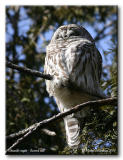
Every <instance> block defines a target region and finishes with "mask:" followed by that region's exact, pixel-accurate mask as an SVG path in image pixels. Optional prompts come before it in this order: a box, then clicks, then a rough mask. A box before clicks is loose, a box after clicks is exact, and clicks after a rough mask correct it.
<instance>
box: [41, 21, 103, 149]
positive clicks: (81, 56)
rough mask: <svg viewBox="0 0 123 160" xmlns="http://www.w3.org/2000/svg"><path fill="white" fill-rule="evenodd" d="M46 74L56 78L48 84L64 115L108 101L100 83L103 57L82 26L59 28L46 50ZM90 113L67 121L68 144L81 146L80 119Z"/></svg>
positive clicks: (69, 118) (78, 114)
mask: <svg viewBox="0 0 123 160" xmlns="http://www.w3.org/2000/svg"><path fill="white" fill-rule="evenodd" d="M46 52H47V53H46V58H45V66H44V72H45V73H46V74H50V75H52V76H53V79H52V80H46V89H47V91H48V92H49V95H50V96H53V97H54V98H55V100H56V103H57V105H58V108H59V110H60V112H64V111H67V110H69V109H70V108H72V107H74V106H76V105H78V104H81V103H84V102H87V101H89V100H96V99H100V98H104V97H105V95H104V93H103V92H102V90H101V89H100V86H99V82H100V78H101V72H102V57H101V55H100V53H99V51H98V50H97V48H96V47H95V43H94V40H93V38H92V37H91V35H90V34H89V33H88V31H87V30H86V29H84V28H83V27H82V26H78V25H75V24H69V25H64V26H61V27H59V28H58V29H57V30H56V32H55V33H54V35H53V37H52V39H51V41H50V43H49V45H48V46H47V50H46ZM88 112H89V109H88V110H84V111H83V110H82V111H81V112H79V113H73V114H71V115H68V116H66V117H65V118H64V124H65V130H66V138H67V143H68V145H69V146H70V147H76V146H78V145H79V143H80V138H79V137H80V136H79V135H80V130H81V127H80V123H81V122H80V119H81V118H83V117H84V116H85V115H86V114H87V113H88Z"/></svg>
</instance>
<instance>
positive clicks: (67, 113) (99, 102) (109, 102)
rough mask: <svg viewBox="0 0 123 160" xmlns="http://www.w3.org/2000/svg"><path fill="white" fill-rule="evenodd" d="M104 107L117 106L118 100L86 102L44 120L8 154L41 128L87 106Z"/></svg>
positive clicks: (19, 140)
mask: <svg viewBox="0 0 123 160" xmlns="http://www.w3.org/2000/svg"><path fill="white" fill-rule="evenodd" d="M104 105H117V98H116V97H114V98H107V99H101V100H96V101H88V102H85V103H83V104H79V105H77V106H75V107H73V108H72V109H70V110H68V111H66V112H63V113H59V114H57V115H55V116H53V117H51V118H49V119H46V120H43V121H41V122H38V123H35V124H34V125H35V127H34V128H31V129H30V130H29V132H27V133H26V134H25V135H24V136H23V137H21V138H19V139H18V140H17V141H16V142H15V143H14V144H13V145H12V146H11V147H10V148H9V149H7V152H9V151H11V149H12V148H13V147H15V146H16V145H17V144H19V143H20V142H22V141H23V140H24V139H25V138H26V137H27V136H28V135H30V134H32V133H33V132H34V131H36V130H37V129H39V128H44V127H45V126H46V125H48V124H49V123H51V122H54V121H56V120H58V119H62V118H64V117H65V116H67V115H69V114H72V113H76V112H78V111H80V110H82V109H84V108H86V107H87V106H89V107H99V106H100V107H101V106H104ZM18 133H19V132H18Z"/></svg>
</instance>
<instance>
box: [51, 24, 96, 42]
mask: <svg viewBox="0 0 123 160" xmlns="http://www.w3.org/2000/svg"><path fill="white" fill-rule="evenodd" d="M78 38H79V39H80V38H85V39H88V40H90V41H91V42H94V40H93V38H92V37H91V35H90V34H89V32H88V31H87V30H86V29H85V28H83V27H82V26H79V25H76V24H69V25H64V26H61V27H59V28H58V29H57V30H56V32H55V33H54V35H53V37H52V39H51V42H57V41H68V40H71V39H78Z"/></svg>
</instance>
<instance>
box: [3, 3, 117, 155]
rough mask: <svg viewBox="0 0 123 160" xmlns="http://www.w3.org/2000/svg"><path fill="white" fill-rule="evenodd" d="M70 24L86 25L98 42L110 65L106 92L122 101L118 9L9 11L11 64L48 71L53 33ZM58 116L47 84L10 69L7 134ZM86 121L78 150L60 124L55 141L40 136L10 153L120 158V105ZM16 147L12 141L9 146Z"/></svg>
mask: <svg viewBox="0 0 123 160" xmlns="http://www.w3.org/2000/svg"><path fill="white" fill-rule="evenodd" d="M68 23H75V24H80V25H83V26H84V27H85V28H86V29H87V30H88V31H90V34H92V36H93V37H94V38H95V41H96V45H97V48H98V49H99V50H100V51H101V54H102V57H103V60H104V63H103V76H102V81H101V84H102V88H103V89H104V91H105V93H106V94H107V95H109V96H110V95H112V96H117V7H116V6H102V7H100V6H32V7H31V6H7V7H6V59H7V60H11V61H12V62H13V63H16V64H18V65H21V66H27V67H28V68H31V69H35V70H38V71H43V65H44V58H45V48H46V46H47V44H48V43H49V40H50V39H51V36H52V34H53V32H54V31H55V30H56V29H57V28H58V27H59V26H61V25H63V24H68ZM109 42H110V43H109ZM58 112H59V111H58V109H57V106H56V103H55V101H54V99H53V98H49V95H48V93H47V92H46V87H45V82H44V80H43V79H40V78H36V77H32V76H28V75H25V74H24V73H21V74H20V73H18V72H17V71H15V70H11V69H8V68H7V69H6V134H7V135H9V134H11V133H14V132H18V131H19V130H21V129H23V128H27V127H29V126H30V125H32V124H33V123H35V122H38V121H40V120H43V119H46V118H48V117H51V116H53V115H55V114H57V113H58ZM84 122H85V125H83V132H82V135H81V139H82V144H81V146H80V148H79V149H78V150H71V149H69V148H68V147H67V146H66V142H65V141H66V140H65V130H64V125H63V122H59V121H57V124H53V123H52V124H51V125H49V126H47V128H48V129H50V130H53V131H55V132H56V134H57V135H56V136H55V137H51V136H48V135H45V134H43V133H42V132H41V131H38V132H37V133H36V134H34V135H31V136H30V137H28V138H27V139H26V141H24V143H22V144H20V145H18V146H17V147H16V148H15V150H16V149H19V152H15V153H14V152H12V153H9V154H117V106H110V107H109V106H104V107H102V108H101V109H99V110H93V111H92V112H91V114H90V116H88V117H87V118H86V120H85V121H84ZM12 143H13V141H10V140H7V141H6V144H7V145H6V147H7V148H8V147H9V146H10V145H12ZM24 149H26V150H27V151H26V152H21V151H22V150H24ZM98 149H100V150H99V152H98V151H97V150H98ZM31 150H33V152H31ZM34 150H35V152H34ZM39 150H40V152H38V151H39ZM87 150H90V151H91V150H92V151H93V152H87ZM103 151H104V152H103Z"/></svg>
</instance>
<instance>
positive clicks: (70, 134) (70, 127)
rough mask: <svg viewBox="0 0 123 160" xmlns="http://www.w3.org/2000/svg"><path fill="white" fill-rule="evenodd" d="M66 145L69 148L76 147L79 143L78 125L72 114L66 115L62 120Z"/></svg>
mask: <svg viewBox="0 0 123 160" xmlns="http://www.w3.org/2000/svg"><path fill="white" fill-rule="evenodd" d="M64 122H65V129H66V138H67V143H68V145H69V146H70V147H78V145H79V143H80V139H79V133H80V125H79V121H78V120H77V118H75V117H74V114H71V115H68V116H67V117H65V118H64Z"/></svg>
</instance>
